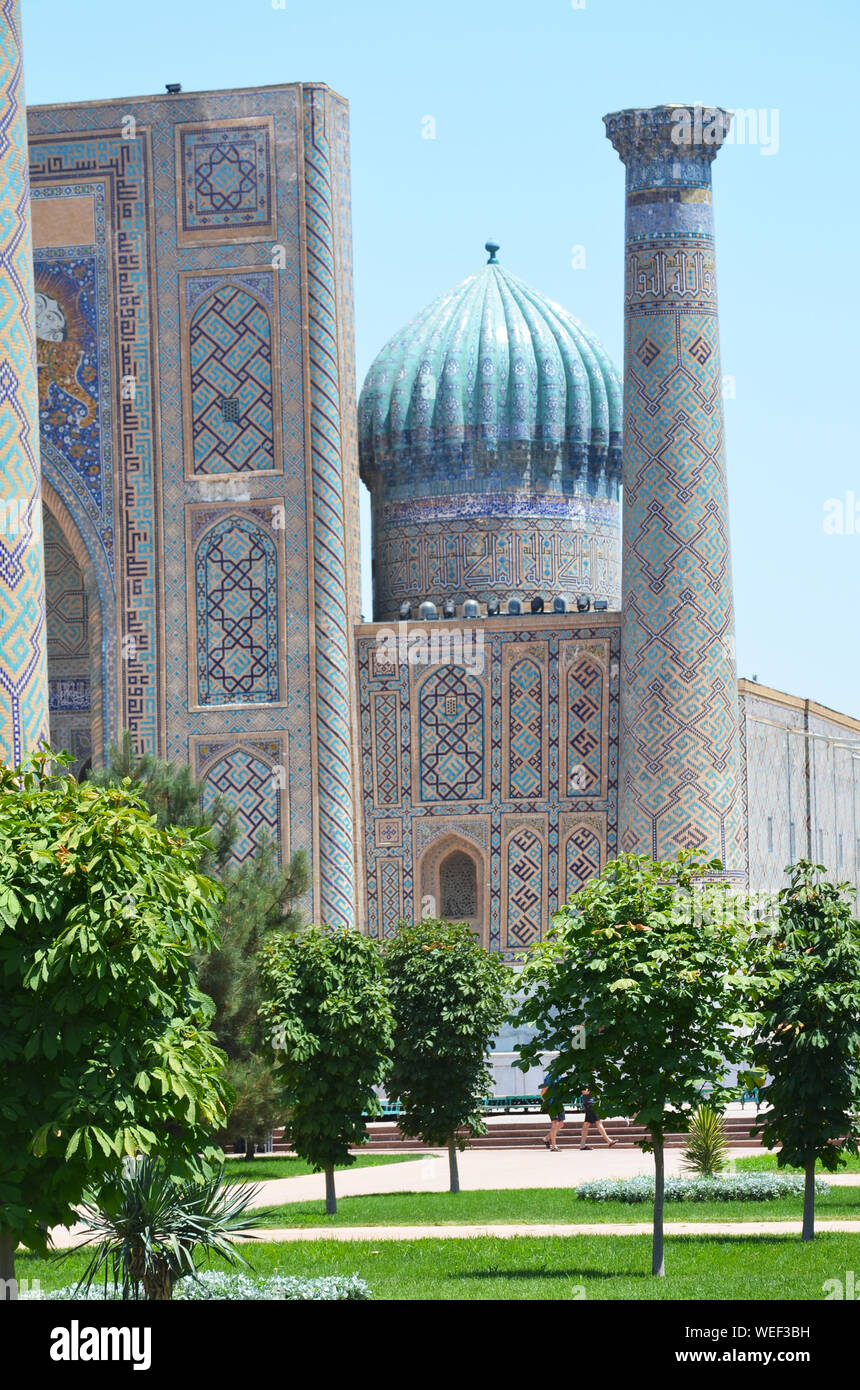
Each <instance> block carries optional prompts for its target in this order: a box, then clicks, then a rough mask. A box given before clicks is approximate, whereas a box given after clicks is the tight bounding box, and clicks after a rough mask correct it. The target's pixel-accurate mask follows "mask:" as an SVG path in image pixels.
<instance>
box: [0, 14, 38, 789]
mask: <svg viewBox="0 0 860 1390" xmlns="http://www.w3.org/2000/svg"><path fill="white" fill-rule="evenodd" d="M0 199H2V214H0V760H2V761H4V762H6V763H12V764H15V763H18V762H19V761H20V760H21V758H22V756H24V755H25V754H27V753H29V752H31V751H32V750H33V749H35V748H37V747H38V745H39V742H40V740H41V739H43V738H47V736H48V670H47V653H46V645H45V566H44V553H43V547H42V501H41V488H40V473H39V401H38V390H37V382H36V338H35V332H34V312H33V247H32V237H31V232H30V182H29V177H28V170H27V119H26V107H25V104H24V74H23V67H22V62H21V25H20V15H19V3H18V0H2V2H0Z"/></svg>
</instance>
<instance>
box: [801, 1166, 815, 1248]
mask: <svg viewBox="0 0 860 1390" xmlns="http://www.w3.org/2000/svg"><path fill="white" fill-rule="evenodd" d="M805 1172H806V1181H805V1182H804V1184H803V1230H802V1232H801V1236H800V1239H801V1240H812V1239H813V1237H814V1236H815V1159H814V1158H808V1159H807V1160H806V1165H805Z"/></svg>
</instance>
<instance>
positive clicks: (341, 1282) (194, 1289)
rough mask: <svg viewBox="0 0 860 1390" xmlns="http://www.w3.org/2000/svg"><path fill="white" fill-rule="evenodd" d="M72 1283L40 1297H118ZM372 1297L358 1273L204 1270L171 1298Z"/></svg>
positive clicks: (334, 1299) (182, 1284) (178, 1287)
mask: <svg viewBox="0 0 860 1390" xmlns="http://www.w3.org/2000/svg"><path fill="white" fill-rule="evenodd" d="M75 1289H76V1286H75V1285H74V1284H69V1285H66V1287H65V1288H62V1289H53V1290H46V1291H45V1292H44V1293H43V1294H42V1295H41V1297H42V1298H43V1299H55V1298H58V1299H61V1300H76V1299H87V1300H88V1301H89V1302H91V1303H101V1302H104V1301H105V1299H107V1300H108V1301H111V1302H112V1301H114V1300H118V1299H119V1291H118V1290H114V1289H113V1288H112V1287H111V1286H109V1287H108V1291H107V1293H105V1289H104V1285H103V1284H99V1285H93V1287H92V1288H91V1289H90V1290H89V1292H88V1293H87V1294H83V1293H77V1292H76V1291H75ZM371 1298H373V1294H372V1293H371V1292H370V1289H369V1288H368V1286H367V1284H366V1283H365V1282H364V1280H363V1279H361V1278H359V1276H358V1275H357V1274H334V1275H329V1276H326V1277H325V1278H321V1279H300V1278H298V1277H292V1276H289V1275H285V1274H270V1275H269V1276H268V1277H267V1278H265V1279H258V1280H257V1279H251V1278H249V1277H248V1275H247V1274H222V1273H220V1272H219V1271H216V1270H206V1271H205V1272H204V1273H203V1274H199V1275H198V1276H197V1278H196V1279H191V1278H187V1279H180V1280H179V1281H178V1282H177V1283H176V1284H175V1285H174V1288H173V1301H174V1303H177V1302H191V1301H197V1300H200V1299H226V1300H229V1301H230V1302H231V1303H236V1302H245V1301H252V1300H263V1301H265V1302H270V1303H271V1302H275V1303H279V1302H282V1301H283V1300H284V1299H289V1300H293V1301H295V1300H306V1301H312V1302H346V1301H350V1302H358V1301H363V1302H366V1301H367V1300H369V1299H371Z"/></svg>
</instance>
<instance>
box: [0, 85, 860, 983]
mask: <svg viewBox="0 0 860 1390" xmlns="http://www.w3.org/2000/svg"><path fill="white" fill-rule="evenodd" d="M607 130H608V133H609V135H610V138H611V139H612V142H613V144H614V145H615V147H616V149H617V150H618V152H619V154H620V155H621V157H622V160H623V162H624V164H625V167H626V171H627V248H626V257H627V281H626V297H625V314H626V348H625V366H624V373H623V376H622V374H621V373H619V372H618V371H617V370H616V368H615V366H614V365H613V363H612V361H611V360H610V358H609V356H608V354H607V353H606V351H605V350H604V349H603V348H602V347H601V345H600V343H599V341H598V340H597V338H596V337H595V336H594V335H593V334H592V333H591V332H590V331H589V330H588V329H586V328H584V327H583V325H582V324H580V323H579V322H578V321H577V320H576V319H574V318H573V317H572V316H571V315H570V314H569V313H568V312H567V311H566V310H565V309H563V308H562V307H560V306H559V305H557V304H554V303H552V302H550V301H548V300H547V299H546V298H545V297H543V296H542V295H540V294H539V293H538V292H537V291H535V290H533V289H531V288H530V287H529V286H528V285H526V284H525V283H524V282H523V281H521V280H519V279H518V278H517V277H516V276H515V275H513V274H512V273H510V272H509V271H508V269H507V268H506V267H505V266H503V265H502V264H500V263H499V260H498V250H499V248H498V247H497V246H496V245H495V243H488V244H487V250H488V255H489V259H488V261H487V263H486V264H485V265H483V266H482V267H481V268H480V269H479V270H477V271H476V272H475V273H474V274H472V275H470V276H469V277H468V278H467V279H466V280H464V281H463V282H462V284H460V285H458V286H457V287H455V288H454V289H453V290H451V291H450V292H448V293H447V294H444V295H442V296H441V297H440V298H439V299H438V300H436V301H434V303H433V304H431V305H430V306H429V307H428V308H427V309H426V310H425V311H423V312H422V313H420V314H418V315H417V316H416V317H415V318H413V319H412V320H410V321H409V322H408V323H407V325H406V326H405V327H404V329H402V330H401V332H400V333H398V334H397V335H395V337H394V338H393V339H392V340H391V342H390V343H388V344H387V345H386V346H385V347H383V349H382V351H381V352H380V353H379V355H378V357H377V358H376V360H375V362H374V364H373V366H372V367H371V369H370V372H369V373H368V376H367V380H366V381H365V383H364V386H363V390H362V393H361V397H360V400H359V403H358V409H357V410H356V394H355V381H354V366H353V328H352V322H353V306H352V268H351V232H350V189H349V150H348V127H347V107H346V103H345V102H344V101H343V100H342V99H341V98H340V97H338V96H336V95H335V94H334V93H332V92H331V91H329V90H328V89H327V88H325V87H322V86H319V85H303V84H296V85H291V86H283V87H272V88H265V89H261V90H253V91H229V92H215V93H195V94H190V93H189V94H185V93H181V92H178V93H172V94H168V95H165V96H159V97H144V98H135V99H129V100H120V101H115V102H114V101H111V102H99V103H94V104H92V105H76V106H63V107H60V106H56V107H54V106H49V107H39V108H33V109H31V111H30V113H29V139H30V187H31V212H32V229H33V265H34V277H35V284H34V296H33V303H32V311H33V312H32V321H33V325H34V332H35V349H36V359H37V363H38V412H39V433H40V441H41V460H42V463H41V471H42V497H43V503H44V508H43V516H44V525H43V551H44V576H45V580H44V584H45V595H46V600H45V602H46V632H47V677H48V696H49V704H50V724H51V737H52V742H53V744H54V746H55V747H65V748H67V749H69V750H70V751H71V753H72V755H73V757H74V760H75V767H76V769H77V770H78V771H81V770H83V769H84V768H85V767H86V766H87V765H88V764H89V763H90V762H91V761H93V762H99V761H101V760H102V759H103V758H104V757H105V755H106V751H107V748H108V745H109V743H110V742H112V741H114V740H115V739H116V738H117V737H118V735H119V734H120V732H121V731H122V730H123V729H126V728H127V729H130V730H131V732H132V734H133V737H134V739H135V742H136V745H137V747H138V748H139V749H140V750H141V751H148V752H152V753H156V754H158V755H161V756H166V757H169V758H171V759H174V760H178V761H182V762H186V761H187V762H188V763H189V764H190V765H191V768H192V771H193V773H194V775H195V777H196V778H198V779H200V780H201V781H202V782H203V783H204V786H205V791H204V797H205V799H211V798H212V797H214V796H215V795H216V794H221V795H223V796H224V797H225V798H226V799H227V800H228V801H231V802H232V803H233V804H234V805H235V806H236V809H237V812H238V815H239V826H240V834H239V841H238V846H237V854H238V856H239V857H240V858H244V857H247V856H248V855H249V854H251V853H252V852H253V850H254V847H255V845H256V844H258V843H259V841H260V838H261V837H262V836H264V835H265V836H268V837H272V838H274V839H275V840H276V841H277V843H278V845H279V847H280V852H281V855H282V857H283V856H286V855H288V854H289V853H290V852H291V851H292V850H294V849H299V848H301V849H305V850H307V852H308V854H309V857H310V859H311V864H312V870H313V873H312V878H313V885H314V886H313V892H312V896H311V897H309V899H308V902H307V903H306V904H305V909H306V911H307V913H308V915H309V916H310V915H312V916H313V917H314V918H315V919H316V920H319V921H324V922H328V923H330V924H332V925H342V924H346V923H352V922H357V923H358V924H360V925H361V926H362V927H363V928H364V929H365V930H366V931H367V932H369V933H370V934H371V935H373V936H375V937H377V938H383V937H384V936H385V935H386V934H388V933H390V932H391V931H392V930H393V929H394V927H395V926H396V924H397V922H398V921H399V920H400V919H401V918H404V917H405V918H408V919H415V918H417V917H419V916H421V915H440V916H443V917H446V918H451V919H456V920H464V921H468V922H469V923H470V924H471V925H472V927H473V929H474V930H475V931H476V933H477V934H478V935H479V936H480V938H481V940H482V941H484V942H485V943H486V944H487V945H488V946H489V947H490V948H491V949H493V950H496V951H499V952H501V953H502V954H503V955H504V956H505V957H506V958H508V959H510V960H514V959H515V958H516V957H517V955H518V954H519V953H520V952H522V951H523V950H526V949H528V947H529V946H530V945H532V944H533V943H534V942H536V941H538V940H540V938H541V937H542V936H543V934H544V933H545V932H546V930H547V928H548V926H549V923H550V919H551V916H552V913H553V911H554V910H555V909H556V908H557V907H558V905H559V904H560V903H562V902H564V901H565V900H566V899H567V898H568V897H569V895H570V894H571V893H572V892H575V891H576V889H577V888H579V887H581V886H582V885H583V884H584V883H586V882H587V881H588V880H589V879H590V878H591V877H593V876H594V875H595V874H597V873H599V872H600V871H601V870H602V868H603V867H604V866H605V864H606V863H607V862H608V861H609V860H610V859H611V858H613V857H614V856H616V855H617V854H618V853H619V852H624V851H626V850H636V851H638V852H645V853H653V854H660V855H672V854H674V853H676V852H677V850H679V849H682V848H694V849H695V848H698V849H701V850H703V851H704V852H706V853H707V854H708V855H709V856H715V855H719V857H720V858H721V860H722V861H723V863H724V865H725V869H726V872H727V874H728V875H729V876H730V877H731V879H732V881H733V882H735V883H737V884H738V885H741V884H748V885H749V886H750V887H751V888H754V889H765V890H774V889H776V888H778V887H779V886H781V884H782V882H783V875H782V871H783V867H784V865H785V864H786V863H788V862H789V861H790V860H792V859H796V858H798V857H800V856H806V857H810V858H812V859H813V860H820V861H821V862H824V863H825V864H827V866H828V868H829V869H830V870H831V871H832V872H833V874H834V875H836V876H837V877H840V878H848V879H853V880H854V881H855V882H857V880H858V878H860V830H858V820H857V801H858V782H860V773H858V763H860V720H857V719H852V718H850V717H849V716H847V715H841V714H838V713H835V712H833V711H829V710H826V709H823V708H822V707H820V706H817V705H815V704H813V703H811V702H809V701H806V700H801V699H797V698H795V697H793V696H790V695H784V694H782V693H780V692H777V691H772V690H769V689H766V688H764V687H760V686H757V685H756V684H754V683H751V682H743V681H741V682H738V681H737V679H736V676H735V664H734V639H733V602H732V587H731V564H730V555H729V545H728V510H727V499H726V491H725V468H724V460H723V442H722V398H721V375H720V368H719V334H718V320H717V308H716V277H715V266H714V247H713V229H712V223H711V183H710V175H711V163H712V160H713V157H714V155H715V154H716V151H717V149H718V148H719V141H717V142H715V143H714V145H713V146H712V147H711V148H710V149H709V150H707V151H706V152H704V153H703V152H702V150H701V149H698V150H697V149H695V148H688V149H683V150H681V151H680V152H679V151H678V150H677V149H676V148H673V144H672V136H671V108H654V109H653V110H650V111H629V112H619V113H616V114H615V115H614V116H612V117H607ZM25 307H26V306H25ZM360 477H361V478H362V479H363V480H364V482H365V484H366V485H367V487H368V488H369V490H370V493H371V498H372V509H373V566H374V614H373V621H372V622H362V621H360V611H359V599H358V595H359V528H358V491H359V478H360ZM622 489H623V507H624V516H623V518H622V515H621V505H622ZM30 494H32V496H33V497H35V496H36V495H37V490H36V489H35V487H31V489H30ZM30 494H28V495H30ZM622 541H623V545H622ZM34 576H35V571H34ZM33 582H34V583H36V582H37V577H34V580H33ZM428 604H429V605H430V606H429V607H427V606H425V607H423V608H422V605H428ZM21 611H22V613H23V611H24V610H23V608H22V610H21ZM27 611H28V613H29V611H30V610H29V609H28V610H27ZM34 611H35V610H34ZM27 621H30V619H29V618H28V619H27ZM34 630H35V629H34ZM34 649H35V648H34ZM22 650H23V649H22V647H21V645H20V642H17V643H13V642H11V641H7V639H6V638H4V652H3V667H4V672H5V676H6V677H7V682H6V683H7V686H9V688H11V685H12V682H13V676H14V674H15V673H14V670H13V667H14V665H15V662H16V661H17V660H19V658H20V653H21V651H22ZM34 669H35V668H34ZM37 705H38V700H35V702H34V704H33V708H34V709H35V710H36V711H37V713H38V710H37ZM34 717H35V716H34ZM34 727H35V725H34Z"/></svg>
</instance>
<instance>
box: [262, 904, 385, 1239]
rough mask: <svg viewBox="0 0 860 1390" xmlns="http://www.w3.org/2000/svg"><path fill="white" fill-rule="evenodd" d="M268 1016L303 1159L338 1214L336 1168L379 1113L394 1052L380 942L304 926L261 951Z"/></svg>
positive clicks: (264, 1013) (330, 1208) (329, 1208)
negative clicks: (379, 1094)
mask: <svg viewBox="0 0 860 1390" xmlns="http://www.w3.org/2000/svg"><path fill="white" fill-rule="evenodd" d="M260 970H261V976H262V982H263V996H264V997H263V1004H262V1006H261V1010H260V1013H261V1017H262V1018H263V1021H264V1024H265V1027H266V1029H267V1031H268V1036H269V1038H270V1039H271V1043H272V1047H273V1050H274V1057H275V1064H276V1071H277V1074H278V1076H279V1078H280V1080H281V1082H282V1084H283V1087H284V1092H285V1094H286V1097H287V1099H288V1101H289V1104H290V1122H289V1127H290V1135H291V1138H292V1142H293V1147H294V1148H295V1150H296V1153H297V1154H299V1155H300V1157H301V1158H303V1159H305V1161H306V1162H307V1163H309V1164H310V1166H311V1167H312V1168H313V1169H314V1171H316V1172H319V1171H320V1170H322V1171H324V1173H325V1192H326V1212H328V1213H329V1214H333V1213H334V1212H336V1211H337V1198H336V1195H335V1185H334V1169H335V1165H336V1164H350V1163H353V1162H354V1158H353V1156H352V1155H351V1154H350V1148H351V1147H353V1146H355V1145H357V1144H362V1143H364V1141H365V1140H366V1138H367V1131H366V1129H365V1126H364V1121H363V1119H362V1116H363V1115H364V1114H375V1113H377V1112H378V1110H379V1102H378V1100H377V1098H376V1095H375V1093H374V1087H375V1086H378V1085H379V1084H380V1083H381V1082H382V1079H383V1077H384V1075H385V1071H386V1068H387V1066H388V1063H389V1051H390V1047H391V1005H390V1003H389V1001H388V994H387V989H386V982H385V976H384V973H383V969H382V959H381V957H380V953H379V948H378V946H377V945H376V942H375V941H372V940H370V939H369V938H368V937H366V936H363V935H362V934H361V932H359V931H357V930H356V929H355V928H352V927H345V928H342V929H338V930H331V929H330V928H327V927H306V928H305V929H304V930H303V931H302V932H299V933H295V934H293V935H291V936H278V937H275V938H273V939H272V940H270V941H268V942H267V943H266V944H265V945H264V946H263V949H262V951H261V952H260Z"/></svg>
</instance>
